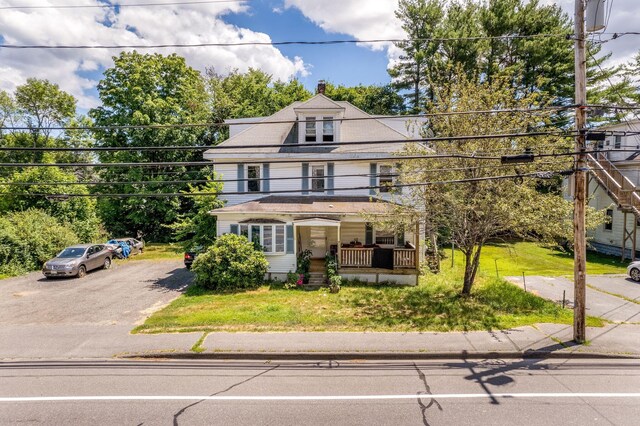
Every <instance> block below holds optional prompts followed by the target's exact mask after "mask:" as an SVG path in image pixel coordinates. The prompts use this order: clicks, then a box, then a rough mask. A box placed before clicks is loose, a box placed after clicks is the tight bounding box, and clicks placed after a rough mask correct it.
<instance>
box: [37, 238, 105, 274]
mask: <svg viewBox="0 0 640 426" xmlns="http://www.w3.org/2000/svg"><path fill="white" fill-rule="evenodd" d="M112 256H113V253H112V251H111V249H110V248H109V247H107V246H106V245H104V244H78V245H77V246H72V247H67V248H66V249H64V250H62V251H61V252H60V253H58V255H57V256H56V257H54V258H53V259H51V260H48V261H47V262H46V263H45V264H44V265H43V267H42V273H43V274H44V276H45V277H47V278H51V277H74V276H76V277H78V278H82V277H84V276H85V275H87V272H88V271H90V270H92V269H97V268H104V269H109V268H110V267H111V257H112Z"/></svg>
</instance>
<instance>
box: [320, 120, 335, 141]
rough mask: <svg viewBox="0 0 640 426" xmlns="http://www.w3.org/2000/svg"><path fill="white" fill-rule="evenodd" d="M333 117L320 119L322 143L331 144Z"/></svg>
mask: <svg viewBox="0 0 640 426" xmlns="http://www.w3.org/2000/svg"><path fill="white" fill-rule="evenodd" d="M333 133H334V132H333V117H322V142H333Z"/></svg>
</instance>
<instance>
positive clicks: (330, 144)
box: [0, 130, 575, 152]
mask: <svg viewBox="0 0 640 426" xmlns="http://www.w3.org/2000/svg"><path fill="white" fill-rule="evenodd" d="M574 134H575V131H565V130H549V131H540V132H526V133H497V134H487V135H462V136H441V137H433V138H411V139H391V140H389V139H384V140H368V141H342V142H338V141H334V142H304V143H292V144H283V143H277V144H262V145H243V146H235V145H232V146H225V145H210V146H209V145H205V146H203V145H197V146H191V147H185V146H165V147H148V146H147V147H132V146H130V147H81V148H74V147H0V151H25V152H29V151H35V152H38V151H63V152H97V151H179V150H205V149H206V150H229V149H232V150H245V149H256V148H282V149H284V150H287V149H297V148H309V147H335V146H351V145H379V144H384V145H387V144H406V143H428V142H447V141H466V140H484V139H502V138H519V137H534V136H554V135H556V136H566V137H569V136H573V135H574Z"/></svg>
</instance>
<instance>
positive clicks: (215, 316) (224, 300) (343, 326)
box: [135, 244, 618, 333]
mask: <svg viewBox="0 0 640 426" xmlns="http://www.w3.org/2000/svg"><path fill="white" fill-rule="evenodd" d="M515 246H516V247H515V248H516V249H519V248H520V246H519V245H518V244H516V245H515ZM525 247H526V246H525ZM526 248H527V249H528V252H530V251H531V248H530V247H526ZM489 253H491V251H489ZM522 256H523V257H524V256H525V255H522ZM458 257H460V256H458ZM506 258H507V257H505V255H504V254H503V256H502V257H501V259H506ZM561 259H562V258H561ZM485 260H486V259H485ZM460 261H461V259H460ZM560 262H563V260H561V261H560ZM532 263H533V264H536V263H535V262H532ZM591 263H593V262H590V264H591ZM517 265H519V264H517ZM609 266H611V265H609ZM514 268H515V267H514ZM605 269H606V268H605ZM540 270H541V268H538V269H533V268H531V269H529V271H536V272H530V274H534V273H539V272H538V271H540ZM547 270H551V271H554V272H555V271H564V270H565V267H564V265H561V266H558V267H556V269H553V268H547ZM606 270H607V271H611V272H618V271H617V270H616V269H615V266H611V267H610V268H609V269H606ZM490 272H492V273H490ZM505 275H507V274H506V273H505ZM511 275H518V273H515V272H511ZM461 278H462V269H461V268H460V267H459V266H458V265H457V262H456V265H455V266H454V267H453V268H451V267H450V266H447V265H446V264H445V265H443V269H442V272H441V273H440V274H438V275H433V274H429V275H427V276H424V277H422V278H421V281H420V285H418V286H416V287H372V286H366V285H345V286H343V288H342V290H341V291H340V293H338V294H329V293H326V292H322V291H320V292H303V291H297V290H285V289H283V288H282V287H281V286H276V285H272V286H266V285H265V286H262V287H260V288H258V289H256V290H253V291H247V292H238V293H226V294H224V293H215V292H207V291H205V290H202V289H201V288H198V287H192V288H190V289H189V290H188V291H187V293H186V294H185V295H184V296H182V297H180V298H179V299H177V300H175V301H174V302H172V303H171V304H170V305H169V306H167V307H166V308H164V309H162V310H161V311H159V312H156V313H155V314H154V315H152V316H151V317H150V318H149V319H148V320H147V321H146V322H145V323H144V324H143V325H141V326H139V327H138V328H137V329H136V330H135V331H136V332H147V333H155V332H173V331H196V330H198V331H367V330H369V331H460V330H491V329H504V328H510V327H517V326H523V325H529V324H534V323H539V322H550V323H561V324H571V322H572V320H573V312H572V311H571V310H569V309H562V308H561V307H560V306H558V305H557V304H555V303H553V302H551V301H548V300H545V299H542V298H540V297H537V296H535V295H533V294H531V293H525V292H524V291H523V290H521V289H520V288H518V287H516V286H515V285H512V284H510V283H508V282H506V281H504V280H503V279H501V278H496V277H495V269H494V270H493V271H490V270H489V271H487V270H486V269H485V268H483V270H482V271H481V273H480V276H479V278H478V282H477V283H476V285H475V286H474V289H473V294H472V296H471V297H468V298H462V297H460V296H459V295H458V293H459V291H460V286H461V284H460V283H461ZM587 324H588V325H589V326H602V325H603V321H602V320H600V319H599V318H594V317H590V318H588V321H587Z"/></svg>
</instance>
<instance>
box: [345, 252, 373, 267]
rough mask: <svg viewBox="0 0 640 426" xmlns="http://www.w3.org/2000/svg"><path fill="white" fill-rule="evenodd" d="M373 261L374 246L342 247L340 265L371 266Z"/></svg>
mask: <svg viewBox="0 0 640 426" xmlns="http://www.w3.org/2000/svg"><path fill="white" fill-rule="evenodd" d="M372 262H373V249H372V248H342V249H340V266H341V267H345V268H350V267H356V268H358V267H365V268H371V264H372Z"/></svg>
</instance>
